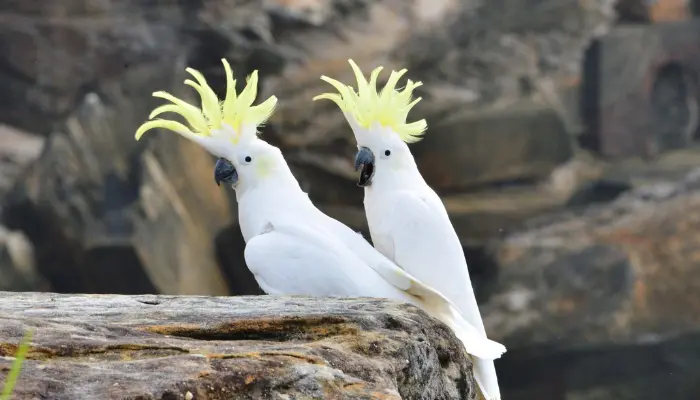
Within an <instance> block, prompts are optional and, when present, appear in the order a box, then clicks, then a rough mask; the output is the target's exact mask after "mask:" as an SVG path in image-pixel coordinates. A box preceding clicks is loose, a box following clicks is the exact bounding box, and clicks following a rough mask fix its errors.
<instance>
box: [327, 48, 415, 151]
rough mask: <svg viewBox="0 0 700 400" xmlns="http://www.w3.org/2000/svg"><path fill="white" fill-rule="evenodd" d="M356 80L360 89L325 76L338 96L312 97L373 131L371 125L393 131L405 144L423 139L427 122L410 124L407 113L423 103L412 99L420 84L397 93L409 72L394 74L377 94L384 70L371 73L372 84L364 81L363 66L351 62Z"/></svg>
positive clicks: (392, 72) (375, 70)
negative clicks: (398, 85)
mask: <svg viewBox="0 0 700 400" xmlns="http://www.w3.org/2000/svg"><path fill="white" fill-rule="evenodd" d="M348 62H349V63H350V67H351V68H352V71H353V73H354V75H355V79H356V81H357V89H354V88H353V87H352V86H349V85H345V84H343V83H341V82H339V81H337V80H335V79H333V78H329V77H327V76H322V77H321V80H323V81H325V82H327V83H329V84H331V85H332V86H333V87H334V88H335V89H336V90H337V91H338V93H323V94H320V95H318V96H316V97H314V98H313V100H314V101H316V100H321V99H326V100H331V101H332V102H334V103H335V104H337V105H338V107H339V108H340V110H341V111H343V112H344V113H347V114H349V115H351V116H352V117H353V118H354V119H355V121H356V122H357V124H358V125H359V126H361V127H363V128H365V129H370V127H371V126H372V124H374V123H378V124H380V125H381V126H384V127H388V128H391V130H392V131H394V132H396V134H398V135H399V137H400V138H401V140H403V141H404V142H406V143H415V142H418V141H419V140H421V139H422V136H423V135H424V134H425V130H426V128H427V127H428V124H427V122H426V121H425V120H424V119H422V120H420V121H416V122H412V123H407V122H406V119H407V118H408V112H409V111H410V110H411V109H412V108H413V107H414V106H415V105H416V104H417V103H418V102H419V101H420V100H421V98H420V97H418V98H416V99H411V96H412V94H413V91H414V90H415V89H416V88H418V87H419V86H421V85H422V83H421V82H413V81H412V80H410V79H409V80H408V83H407V84H406V86H405V87H404V88H403V89H402V90H397V89H396V85H397V84H398V82H399V80H400V79H401V77H402V76H403V75H404V74H405V73H406V72H407V70H406V69H402V70H400V71H391V74H390V75H389V79H388V80H387V82H386V84H385V85H384V88H382V90H381V91H377V80H378V78H379V73H380V72H381V71H382V70H383V69H384V67H381V66H380V67H377V68H375V69H374V70H372V72H371V73H370V77H369V81H367V79H366V78H365V76H364V74H363V73H362V71H361V70H360V67H358V66H357V64H356V63H355V62H354V61H353V60H348Z"/></svg>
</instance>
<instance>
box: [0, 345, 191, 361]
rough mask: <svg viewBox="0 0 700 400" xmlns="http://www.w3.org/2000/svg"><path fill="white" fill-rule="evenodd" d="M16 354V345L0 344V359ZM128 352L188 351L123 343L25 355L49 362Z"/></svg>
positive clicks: (162, 354)
mask: <svg viewBox="0 0 700 400" xmlns="http://www.w3.org/2000/svg"><path fill="white" fill-rule="evenodd" d="M16 352H17V345H14V344H9V343H0V357H13V356H14V354H15V353H16ZM129 352H139V354H138V355H133V356H132V358H158V357H169V356H173V355H180V354H189V350H186V349H183V348H180V347H173V346H153V345H144V344H135V343H124V344H116V345H109V346H105V347H89V346H86V347H78V346H60V347H56V348H47V347H31V348H30V349H29V352H28V353H27V356H26V358H27V359H28V360H42V361H46V360H51V359H54V358H72V359H74V358H78V357H89V356H95V355H106V356H110V355H123V356H127V353H129Z"/></svg>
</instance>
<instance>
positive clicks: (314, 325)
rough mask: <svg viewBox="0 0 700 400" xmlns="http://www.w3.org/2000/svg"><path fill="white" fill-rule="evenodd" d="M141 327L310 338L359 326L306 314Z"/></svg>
mask: <svg viewBox="0 0 700 400" xmlns="http://www.w3.org/2000/svg"><path fill="white" fill-rule="evenodd" d="M143 329H144V330H146V331H148V332H151V333H156V334H161V335H168V336H179V337H184V338H188V339H196V340H231V341H236V340H268V341H279V342H288V341H294V340H300V341H312V340H319V339H323V338H327V337H331V336H339V335H357V333H358V332H359V328H358V327H357V326H356V325H354V324H349V323H347V321H346V320H345V319H343V318H336V317H308V318H295V317H290V318H275V319H271V318H270V319H263V318H261V319H241V320H236V321H233V322H230V323H225V324H219V325H215V326H211V327H208V326H197V325H194V326H192V325H158V326H148V327H144V328H143Z"/></svg>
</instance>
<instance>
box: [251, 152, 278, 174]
mask: <svg viewBox="0 0 700 400" xmlns="http://www.w3.org/2000/svg"><path fill="white" fill-rule="evenodd" d="M274 166H275V165H274V160H273V159H272V158H270V157H268V156H262V157H258V159H257V160H256V163H255V175H256V176H257V177H258V178H259V179H262V178H265V177H267V176H268V175H270V173H271V172H272V170H273V168H274Z"/></svg>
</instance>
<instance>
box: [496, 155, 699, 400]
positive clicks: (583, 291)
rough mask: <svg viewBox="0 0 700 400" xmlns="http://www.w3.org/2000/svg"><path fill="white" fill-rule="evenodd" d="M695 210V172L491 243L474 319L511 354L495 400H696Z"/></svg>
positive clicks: (552, 217)
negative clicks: (536, 399) (490, 272)
mask: <svg viewBox="0 0 700 400" xmlns="http://www.w3.org/2000/svg"><path fill="white" fill-rule="evenodd" d="M696 213H700V169H698V168H697V167H696V169H694V170H693V171H691V172H689V173H687V174H686V176H685V177H684V178H683V179H677V180H675V181H671V180H666V181H665V182H664V181H661V180H660V179H657V181H656V183H649V184H647V185H643V186H639V187H637V188H635V189H633V190H632V191H630V192H628V193H625V194H623V195H622V196H620V197H619V198H618V199H616V200H615V201H613V202H611V203H607V204H597V205H593V206H590V207H585V208H582V209H575V210H569V211H564V212H560V213H554V214H549V215H545V216H542V217H540V218H535V219H531V220H530V221H528V223H527V224H526V226H525V228H523V229H522V230H521V231H520V232H517V233H512V234H510V235H508V236H506V237H505V238H503V239H502V240H499V241H497V242H495V243H494V244H493V246H492V248H491V252H490V253H489V254H490V257H491V261H492V262H493V265H494V267H495V268H497V273H496V274H495V275H496V278H495V279H494V282H492V285H491V287H490V291H489V293H488V295H487V296H486V298H487V301H485V302H484V304H483V308H482V315H484V316H485V324H486V329H487V332H490V335H491V336H492V337H493V338H494V340H500V341H502V343H504V344H505V345H506V346H507V347H508V349H509V352H508V356H507V357H504V359H503V362H502V363H500V364H498V365H499V367H500V368H501V370H500V371H502V375H501V376H502V379H503V380H504V381H505V382H508V384H507V385H508V386H509V387H508V390H506V391H505V393H504V398H510V399H530V398H533V397H532V396H535V395H537V396H540V397H541V396H545V397H546V398H576V399H595V398H624V399H627V398H629V399H632V398H633V399H639V400H645V399H655V398H659V397H663V398H673V399H695V398H698V396H700V391H698V387H697V385H695V382H697V379H698V378H699V377H700V375H699V374H698V372H697V371H699V369H698V367H700V365H698V363H697V360H699V359H700V350H699V349H700V346H698V343H700V341H699V340H700V331H699V330H698V324H697V321H698V318H700V303H698V301H697V292H698V289H699V288H700V265H699V264H698V260H700V258H699V257H698V253H697V248H698V245H697V242H696V240H695V239H696V235H695V232H697V231H698V230H700V222H699V221H700V218H698V217H697V216H698V215H700V214H696ZM661 360H668V362H666V361H661ZM533 366H537V367H533ZM525 369H527V370H528V374H527V375H528V376H527V378H525V377H522V376H520V377H519V378H516V379H515V380H514V381H510V380H509V377H511V376H513V377H514V376H516V375H520V374H521V372H522V371H523V370H525ZM597 396H599V397H597Z"/></svg>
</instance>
